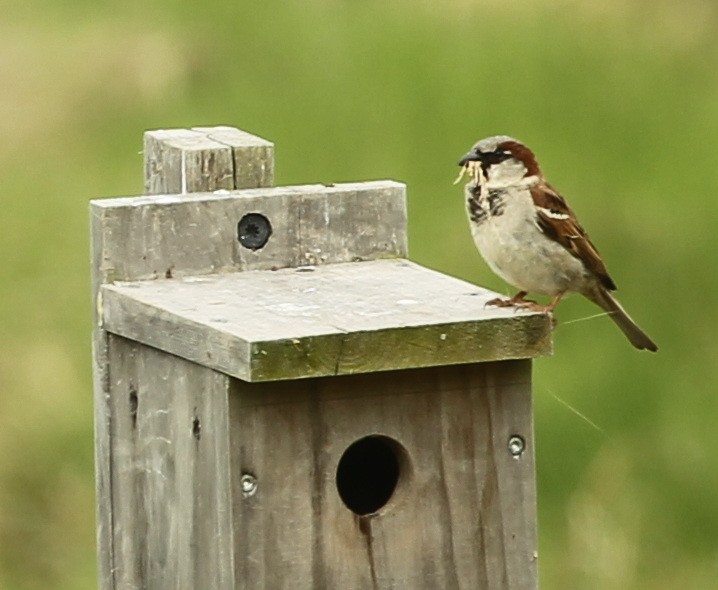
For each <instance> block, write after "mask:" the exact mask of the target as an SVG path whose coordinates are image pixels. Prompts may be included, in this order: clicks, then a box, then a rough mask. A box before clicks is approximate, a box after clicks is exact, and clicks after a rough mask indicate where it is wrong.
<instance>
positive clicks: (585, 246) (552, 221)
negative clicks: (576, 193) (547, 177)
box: [531, 182, 616, 291]
mask: <svg viewBox="0 0 718 590" xmlns="http://www.w3.org/2000/svg"><path fill="white" fill-rule="evenodd" d="M531 197H532V199H533V202H534V205H535V206H536V219H537V222H538V226H539V229H541V231H543V233H544V234H545V235H546V236H547V237H548V238H550V239H552V240H555V241H556V242H558V243H559V244H561V245H562V246H563V247H564V248H566V250H568V251H569V252H570V253H571V254H572V255H573V256H575V257H576V258H578V259H579V260H580V261H581V262H583V264H584V265H585V266H586V268H587V269H588V270H589V271H591V272H592V273H593V274H594V275H595V276H596V278H598V280H599V281H601V284H602V285H603V286H604V287H606V289H610V290H612V291H613V290H615V289H616V284H615V283H614V282H613V279H612V278H611V277H610V276H609V274H608V270H607V269H606V265H605V264H604V262H603V259H602V258H601V255H600V254H599V253H598V250H597V249H596V246H594V245H593V244H592V243H591V240H590V239H589V237H588V234H587V233H586V231H585V230H584V229H583V228H582V227H581V224H580V223H579V222H578V219H576V215H575V213H574V212H573V211H572V210H571V208H570V207H569V206H568V205H567V204H566V201H565V200H564V198H563V197H562V196H561V195H560V194H558V192H556V190H554V188H553V187H552V186H551V185H550V184H548V183H546V182H539V183H538V184H536V185H534V186H532V187H531Z"/></svg>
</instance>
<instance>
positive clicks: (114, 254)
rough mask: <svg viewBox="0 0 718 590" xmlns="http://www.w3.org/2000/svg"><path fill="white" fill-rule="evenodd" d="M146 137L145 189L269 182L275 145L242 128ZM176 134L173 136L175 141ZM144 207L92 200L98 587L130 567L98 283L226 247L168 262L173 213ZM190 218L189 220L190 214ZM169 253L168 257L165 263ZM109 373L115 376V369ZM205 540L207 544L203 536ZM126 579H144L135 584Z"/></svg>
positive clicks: (209, 261) (117, 422)
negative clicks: (122, 209) (129, 212)
mask: <svg viewBox="0 0 718 590" xmlns="http://www.w3.org/2000/svg"><path fill="white" fill-rule="evenodd" d="M183 137H184V139H182V138H183ZM212 137H214V139H212ZM146 142H147V143H146V145H145V149H146V153H145V181H146V184H147V187H148V190H150V191H151V192H152V193H161V192H163V191H170V187H172V188H173V190H174V192H181V191H182V190H185V191H191V190H195V191H211V190H215V189H217V188H218V187H226V188H230V189H231V188H242V187H255V186H257V187H259V186H268V185H270V184H271V183H272V179H273V170H274V159H273V158H274V152H273V145H272V144H271V142H268V141H266V140H263V139H261V138H256V137H254V136H251V135H249V134H246V133H244V132H241V131H237V132H236V133H235V132H234V131H232V130H231V129H228V128H214V129H209V130H208V129H202V130H198V131H190V130H174V131H170V132H157V133H153V132H150V133H149V135H148V136H147V138H146ZM173 142H178V143H176V144H173ZM193 142H195V143H194V144H193ZM183 154H184V155H183ZM155 198H156V199H160V198H159V197H155ZM175 200H176V198H175ZM160 202H161V200H160V201H157V202H156V203H155V205H156V206H159V205H160ZM203 207H204V208H208V207H207V206H203V205H198V208H200V209H201V208H203ZM209 208H211V207H209ZM143 213H144V214H145V215H146V217H145V219H144V220H145V221H147V220H150V221H151V222H152V223H155V224H157V225H154V226H151V225H148V224H146V223H143V219H142V218H139V219H138V218H137V217H134V218H132V216H129V219H127V220H124V222H123V220H122V219H117V218H116V217H114V216H113V214H112V212H109V211H108V207H107V204H106V203H105V202H102V205H98V201H93V202H92V203H91V205H90V219H91V261H92V302H93V317H94V330H93V346H92V348H93V385H94V409H95V478H96V495H97V552H98V583H99V587H100V588H102V589H103V590H105V589H115V588H125V587H128V586H123V585H120V584H119V582H118V579H119V577H121V576H122V575H124V574H123V573H122V572H121V568H120V565H119V564H120V562H123V561H124V566H127V567H131V566H129V565H128V564H129V562H130V561H131V559H130V554H129V553H128V552H127V551H128V550H127V547H126V545H124V544H123V545H122V546H121V547H119V546H118V545H117V543H118V542H119V541H122V542H123V543H127V542H129V541H123V540H122V539H121V538H118V536H117V534H116V532H115V531H114V529H115V528H116V527H117V526H118V523H119V520H120V517H119V516H118V515H117V514H115V510H116V509H117V507H116V506H115V505H114V502H115V501H116V500H117V497H118V496H117V493H118V492H117V489H116V488H115V486H116V482H115V480H114V479H113V471H116V470H117V465H116V461H118V460H120V461H122V457H121V456H119V455H118V453H119V451H118V449H117V448H115V447H114V446H113V441H114V440H126V439H127V438H128V437H129V436H130V435H131V434H132V433H131V432H130V431H129V430H128V425H127V422H126V420H123V417H124V414H123V415H119V414H116V411H117V408H116V407H115V405H116V404H117V403H119V401H118V400H114V399H112V396H111V376H110V367H111V364H112V363H113V362H114V360H115V359H113V358H112V357H111V354H110V335H109V334H108V333H107V332H106V331H105V330H103V329H102V328H101V326H100V316H101V301H100V299H99V297H98V295H99V291H100V287H101V285H103V284H107V283H110V282H112V281H115V280H123V281H132V280H137V279H140V278H142V277H145V278H146V277H147V276H148V273H150V272H151V270H148V269H154V267H155V263H157V264H158V266H157V268H158V269H159V271H158V272H164V273H166V272H167V270H168V269H169V270H170V272H171V268H172V265H173V264H176V265H177V266H178V267H179V268H178V272H180V273H181V272H183V271H185V270H186V271H191V270H196V269H198V268H201V269H202V270H203V271H204V272H209V270H208V269H212V268H221V267H222V264H223V263H224V260H225V259H224V258H222V255H223V254H224V253H223V252H222V253H219V252H215V249H214V248H210V249H209V250H210V253H209V254H207V253H206V252H199V251H201V250H202V249H201V248H199V246H198V248H197V251H196V252H198V253H196V254H187V251H188V250H191V248H188V247H187V245H185V246H184V247H183V248H181V249H179V250H178V254H179V255H180V258H178V259H176V262H174V263H173V262H172V260H174V259H173V257H172V256H171V252H170V253H168V252H167V251H166V250H163V249H162V244H163V241H164V237H165V236H163V235H161V234H160V233H158V232H159V231H168V235H172V234H171V231H170V230H171V228H172V227H173V222H172V216H171V215H168V216H165V217H162V216H161V215H158V216H155V217H152V215H151V214H149V211H148V209H144V210H143ZM163 223H164V225H162V224H163ZM188 223H189V224H192V223H193V222H192V220H188ZM203 230H204V231H205V232H206V233H205V234H204V235H201V234H200V237H202V238H204V237H205V236H206V235H213V234H214V229H213V227H212V226H211V225H210V224H209V223H208V224H207V225H206V226H205V227H203ZM182 237H183V238H187V237H190V238H193V237H197V236H196V235H194V234H192V232H191V231H189V235H188V234H187V233H184V234H182ZM170 245H176V243H175V244H170ZM158 252H159V253H161V254H162V255H164V258H163V257H162V256H160V255H157V253H158ZM185 254H186V256H185ZM167 260H169V261H170V262H169V263H167V264H165V262H166V261H167ZM168 358H173V357H168ZM175 360H176V362H178V363H180V364H186V363H185V362H184V361H183V360H181V359H175ZM198 370H199V369H198ZM205 370H206V369H205ZM114 378H115V379H117V378H118V375H117V370H116V371H115V377H114ZM198 407H199V406H198ZM220 410H221V406H220V407H218V411H220ZM200 462H201V461H200ZM213 465H214V463H212V462H211V461H210V462H209V463H208V464H207V465H204V466H202V467H201V469H211V468H212V467H213ZM205 475H207V474H206V473H205ZM123 491H124V493H129V492H130V490H128V489H127V488H123ZM136 493H139V490H136ZM135 496H136V494H135V495H132V496H130V497H129V498H127V499H126V501H128V502H130V501H135V500H137V498H136V497H135ZM208 530H209V529H208ZM212 534H213V533H212ZM205 547H207V548H209V547H210V546H209V545H207V544H206V545H205ZM214 560H215V558H214V557H213V558H210V559H209V560H205V561H207V563H209V564H213V563H214V562H215V561H214ZM132 567H134V566H132ZM218 571H219V570H218ZM128 575H129V574H128ZM202 586H203V585H202V584H200V585H199V586H198V587H202ZM129 587H131V588H140V587H143V586H142V584H139V585H135V586H129ZM187 587H189V588H191V587H192V586H187ZM222 587H226V586H222Z"/></svg>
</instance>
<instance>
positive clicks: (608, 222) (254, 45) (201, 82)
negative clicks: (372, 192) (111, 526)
mask: <svg viewBox="0 0 718 590" xmlns="http://www.w3.org/2000/svg"><path fill="white" fill-rule="evenodd" d="M0 13H2V14H3V18H2V20H1V21H0V138H2V141H0V302H1V304H0V417H2V421H1V424H0V587H1V588H3V589H8V590H20V589H22V590H31V589H33V590H34V589H47V588H57V589H61V590H65V589H66V590H78V589H84V588H88V589H89V588H94V587H95V564H94V495H93V494H94V490H93V459H92V453H93V449H92V445H93V440H92V407H91V405H92V397H91V380H90V345H89V342H90V329H91V326H90V314H91V307H90V305H91V304H90V297H89V255H88V214H87V201H88V200H89V199H91V198H96V197H101V196H115V195H127V194H139V193H141V190H142V172H141V167H142V155H141V153H140V149H141V135H142V131H143V130H144V129H149V128H169V127H182V126H192V125H211V124H229V125H236V126H239V127H241V128H243V129H246V130H248V131H251V132H254V133H256V134H258V135H261V136H263V137H267V138H269V139H271V140H273V141H275V142H276V145H277V183H278V184H296V183H306V182H338V181H349V180H369V179H376V178H394V179H397V180H401V181H404V182H406V183H408V186H409V206H410V251H411V257H412V258H413V259H414V260H416V261H418V262H420V263H423V264H425V265H428V266H430V267H434V268H437V269H440V270H442V271H444V272H446V273H449V274H452V275H456V276H459V277H462V278H465V279H467V280H470V281H473V282H477V283H481V284H483V285H486V286H489V287H491V288H494V289H497V290H499V291H502V292H504V291H507V288H506V287H505V285H503V284H502V283H501V281H500V280H498V279H497V278H495V277H494V276H492V275H491V273H490V272H489V271H488V269H487V267H486V266H485V265H484V264H483V262H481V260H480V259H479V256H478V254H476V252H475V250H474V249H473V246H472V243H471V240H470V237H469V233H468V229H467V226H466V221H465V216H464V212H463V203H462V199H461V196H460V195H461V189H460V188H458V187H453V186H452V185H451V182H452V181H453V179H454V176H455V174H456V172H457V169H456V166H455V162H456V160H457V158H458V156H460V155H461V154H463V153H464V152H465V151H466V149H467V148H468V147H469V146H470V145H471V144H472V143H473V142H474V141H475V140H476V139H478V138H480V137H484V136H486V135H492V134H497V133H506V134H510V135H514V136H516V137H519V138H521V139H522V140H524V141H525V142H526V143H527V144H528V145H530V146H532V147H533V148H534V150H535V151H536V152H537V153H538V155H539V159H540V160H541V162H542V164H543V168H544V170H545V172H546V173H547V175H548V177H549V178H550V180H551V182H552V183H553V184H554V185H556V186H558V187H559V189H560V190H561V191H562V192H563V193H564V194H565V195H566V196H567V197H568V198H569V201H570V202H571V204H572V205H573V207H574V209H576V210H577V212H578V214H579V216H580V218H581V220H582V222H583V223H584V225H586V226H587V227H588V228H589V229H590V231H591V235H592V237H593V239H594V241H595V242H596V243H597V244H598V246H599V248H600V249H601V251H602V253H603V255H604V257H605V258H606V260H607V263H608V266H609V269H610V270H611V272H612V274H613V275H614V278H615V279H616V281H617V283H618V285H619V287H620V291H619V297H620V299H621V301H622V302H623V303H624V304H625V305H626V307H627V308H628V309H629V310H630V311H631V312H632V314H633V315H634V316H635V317H636V319H637V320H639V323H641V325H642V326H643V327H644V328H645V329H646V330H647V331H648V332H649V333H650V334H651V335H652V336H653V337H654V338H655V339H656V341H657V342H658V343H659V345H660V346H661V351H660V353H659V354H658V355H649V354H647V353H639V352H637V351H634V350H633V349H632V348H631V347H630V346H629V345H628V344H627V343H626V342H625V341H624V339H623V337H622V336H621V334H620V333H619V332H618V330H616V329H615V327H614V326H613V325H612V324H611V322H609V321H608V320H606V319H605V318H599V319H591V320H586V321H575V320H581V319H583V318H587V317H588V316H590V315H592V314H594V313H595V311H596V310H595V309H594V308H593V307H592V306H591V305H590V304H589V303H588V302H586V301H583V300H580V299H579V298H573V299H570V300H568V301H567V302H565V303H563V304H562V305H561V307H560V308H559V311H558V317H559V320H560V322H561V323H560V324H559V327H558V329H557V330H556V333H555V346H556V354H555V356H554V357H552V358H547V359H540V360H538V361H537V362H536V363H535V383H536V385H535V396H536V431H537V453H538V457H537V459H538V486H539V526H540V576H541V584H542V587H543V588H551V589H576V588H588V589H594V588H595V589H613V588H615V589H621V590H631V589H643V588H645V589H651V590H653V589H656V590H663V589H666V590H668V589H674V588H676V587H683V588H695V589H702V588H706V589H708V588H714V587H715V583H716V582H715V581H716V579H718V499H717V497H716V492H715V490H716V489H718V461H717V460H716V447H717V446H718V428H716V420H717V419H718V395H716V394H717V393H718V384H717V381H718V379H717V377H718V368H717V365H718V342H717V339H716V330H717V329H718V321H717V320H718V317H717V313H716V305H715V304H714V302H713V300H712V295H713V293H715V292H716V288H717V287H718V271H717V267H718V264H717V260H716V258H717V252H718V237H717V236H716V231H715V228H716V222H717V221H718V205H717V203H718V198H717V197H718V180H717V178H716V174H715V168H716V164H717V161H718V42H717V41H716V39H718V5H717V4H716V3H715V2H713V1H712V0H685V1H684V2H682V3H679V4H676V3H675V2H669V1H668V0H652V1H649V0H633V1H625V0H624V1H620V2H619V1H618V0H605V1H604V2H601V3H600V4H596V3H586V2H579V1H577V0H573V1H572V0H537V1H535V2H526V1H521V0H517V1H514V2H488V1H478V0H474V1H470V0H447V1H446V2H442V3H440V2H427V1H426V0H414V1H409V0H391V1H389V2H387V1H386V0H384V1H381V2H380V1H378V0H362V1H356V0H354V1H348V0H301V1H299V0H282V1H279V0H265V1H264V2H262V3H250V2H247V1H244V0H235V1H233V2H230V1H219V2H216V3H213V4H209V5H206V6H202V5H200V4H198V3H195V2H170V1H169V0H157V1H156V2H153V3H151V4H150V3H147V2H139V1H136V0H125V1H124V2H90V1H88V0H84V1H83V0H52V1H50V0H38V1H36V2H30V3H18V2H10V1H9V0H0ZM559 400H563V401H565V402H566V403H568V404H570V405H571V406H573V407H575V408H576V409H578V410H579V411H580V412H581V413H583V414H584V415H586V416H587V417H588V418H589V419H590V420H591V421H592V422H594V423H595V424H596V425H598V429H596V428H594V427H592V426H591V425H590V424H588V423H587V421H585V420H583V419H581V418H579V417H578V416H577V415H576V414H575V413H573V412H571V411H569V410H568V409H567V408H566V407H565V406H564V405H563V404H562V403H561V401H559Z"/></svg>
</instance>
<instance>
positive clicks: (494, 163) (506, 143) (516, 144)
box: [456, 135, 541, 184]
mask: <svg viewBox="0 0 718 590" xmlns="http://www.w3.org/2000/svg"><path fill="white" fill-rule="evenodd" d="M459 166H461V174H460V175H459V178H458V179H457V180H456V182H459V180H461V177H462V176H463V175H464V174H465V173H468V174H469V178H470V179H473V180H470V182H472V181H473V182H476V183H477V184H479V183H480V181H481V178H480V177H483V180H485V181H487V182H492V181H493V182H496V183H500V184H511V183H512V182H518V181H520V180H521V179H523V178H526V177H529V176H539V177H540V176H541V169H540V168H539V165H538V162H536V158H535V157H534V154H533V152H532V151H531V150H530V149H529V148H527V147H526V146H525V145H524V144H523V143H521V142H520V141H518V140H516V139H514V138H513V137H509V136H508V135H495V136H493V137H487V138H485V139H482V140H480V141H477V142H476V143H475V144H474V145H473V147H472V148H471V150H470V151H469V152H468V153H467V154H465V155H464V156H463V157H462V158H461V159H460V160H459Z"/></svg>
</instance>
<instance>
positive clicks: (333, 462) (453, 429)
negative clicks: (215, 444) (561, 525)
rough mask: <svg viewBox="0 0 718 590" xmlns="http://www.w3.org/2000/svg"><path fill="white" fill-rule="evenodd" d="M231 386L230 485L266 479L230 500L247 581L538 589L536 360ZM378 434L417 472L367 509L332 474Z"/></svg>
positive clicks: (256, 587) (240, 582) (241, 584)
mask: <svg viewBox="0 0 718 590" xmlns="http://www.w3.org/2000/svg"><path fill="white" fill-rule="evenodd" d="M232 386H233V392H232V395H230V414H231V418H230V427H231V430H232V434H231V454H232V464H233V465H236V466H237V469H235V471H234V472H233V476H232V477H233V488H234V489H238V486H239V484H240V481H239V478H240V477H241V474H242V473H251V474H252V475H254V476H255V477H256V479H257V482H258V485H257V491H256V493H255V494H254V495H252V496H250V497H243V496H242V495H241V494H235V496H234V499H233V501H234V511H233V515H234V522H235V525H234V527H235V568H236V580H237V589H238V590H239V589H243V588H247V589H252V590H262V589H266V590H270V589H271V590H281V589H284V588H292V589H295V590H301V589H305V588H306V589H314V588H357V589H359V588H375V589H382V590H384V589H396V590H399V589H401V590H406V589H411V590H423V589H426V590H437V589H447V590H475V589H477V588H481V589H485V590H494V589H496V590H499V589H501V590H505V589H513V590H530V589H534V588H536V587H537V582H536V576H537V567H536V553H535V552H536V528H535V522H536V521H535V506H536V503H535V501H536V498H535V480H534V453H533V448H532V441H533V436H532V423H531V385H530V362H529V361H509V362H500V363H485V364H477V365H466V366H462V367H438V368H429V369H420V370H413V371H401V372H392V373H385V374H366V375H356V376H351V377H342V378H319V379H308V380H303V381H292V382H276V383H245V382H243V381H233V382H232ZM369 434H382V435H385V436H387V437H390V438H392V439H394V440H396V441H398V442H399V443H400V444H401V445H402V446H403V447H404V449H405V450H406V452H407V454H408V462H409V467H408V469H406V471H405V473H404V474H403V475H401V476H400V482H399V487H398V489H397V491H396V492H395V495H394V497H393V498H392V499H390V500H389V503H388V504H387V505H386V506H385V507H384V508H383V509H380V510H379V511H378V513H377V514H375V515H369V516H364V517H360V516H357V515H355V514H354V513H353V512H351V511H350V510H349V509H348V508H347V507H346V506H345V505H344V504H343V502H342V500H341V498H340V497H339V495H338V492H337V487H336V471H337V466H338V463H339V460H340V458H341V456H342V454H343V453H344V451H345V450H346V448H347V447H348V446H349V445H350V444H352V443H353V442H355V441H356V440H357V439H360V438H363V437H365V436H367V435H369ZM511 435H520V436H522V437H523V438H524V440H526V441H528V446H527V448H526V450H525V451H524V452H523V454H522V455H521V456H520V457H518V458H516V457H514V456H512V455H511V453H510V452H509V450H508V440H509V437H510V436H511Z"/></svg>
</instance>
